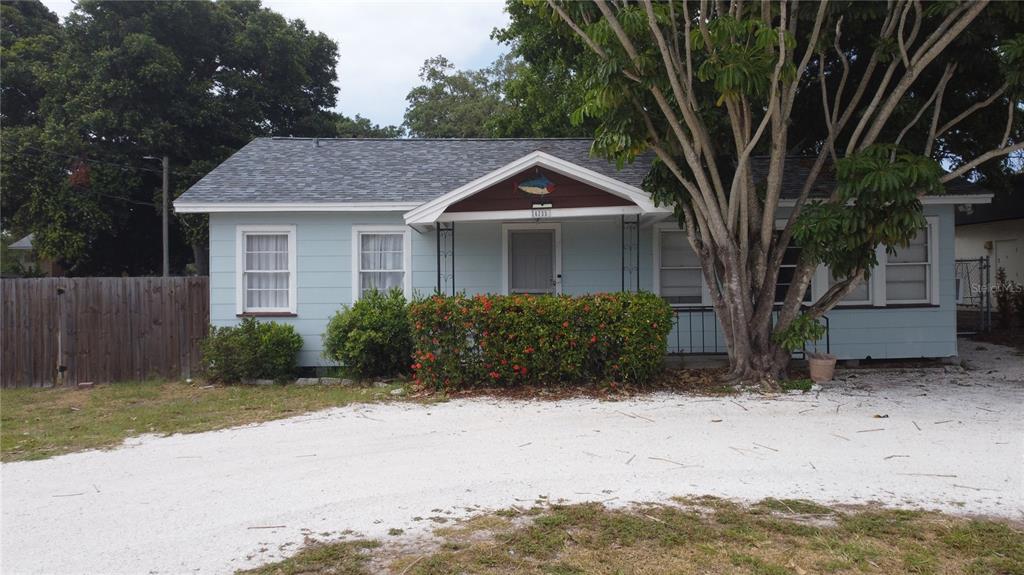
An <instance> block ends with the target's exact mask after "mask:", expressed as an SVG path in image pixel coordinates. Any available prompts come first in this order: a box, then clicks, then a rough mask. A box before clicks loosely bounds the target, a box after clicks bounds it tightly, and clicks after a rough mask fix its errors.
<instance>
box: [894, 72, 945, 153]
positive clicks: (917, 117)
mask: <svg viewBox="0 0 1024 575" xmlns="http://www.w3.org/2000/svg"><path fill="white" fill-rule="evenodd" d="M955 70H956V64H955V63H952V62H950V63H949V64H946V69H945V70H944V71H943V72H942V77H941V78H939V83H938V85H937V86H936V87H935V90H934V91H933V92H932V95H931V96H929V97H928V99H927V100H926V101H925V103H924V104H922V105H921V108H920V109H919V110H918V111H917V114H915V115H914V118H913V119H912V120H910V122H908V123H907V125H906V126H905V127H904V128H903V129H902V130H900V134H899V136H897V137H896V141H895V142H894V143H895V145H897V146H899V145H900V142H902V141H903V137H904V136H906V135H907V132H909V131H910V129H911V128H913V127H914V125H915V124H917V122H918V120H920V119H921V116H923V115H924V111H925V110H927V109H928V107H929V106H931V105H932V102H934V101H935V99H936V98H940V102H941V95H942V93H943V92H945V91H946V84H947V83H948V82H949V80H950V78H952V77H953V72H954V71H955ZM939 106H940V104H936V106H935V113H934V114H933V117H938V111H939ZM933 124H934V122H933ZM933 127H934V126H933ZM928 147H929V148H930V145H929V146H928ZM925 155H928V153H927V152H925Z"/></svg>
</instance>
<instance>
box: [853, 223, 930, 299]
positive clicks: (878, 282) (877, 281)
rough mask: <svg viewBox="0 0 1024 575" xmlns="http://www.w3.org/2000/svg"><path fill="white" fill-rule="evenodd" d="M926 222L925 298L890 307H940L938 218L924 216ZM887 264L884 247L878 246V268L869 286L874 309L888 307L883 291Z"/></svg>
mask: <svg viewBox="0 0 1024 575" xmlns="http://www.w3.org/2000/svg"><path fill="white" fill-rule="evenodd" d="M925 221H927V222H928V225H927V228H928V274H927V276H926V277H927V281H928V285H927V286H926V290H927V297H926V298H924V299H919V300H900V301H895V302H892V305H941V304H942V299H941V294H940V293H939V242H940V241H941V239H940V237H939V218H938V217H937V216H925ZM888 263H889V257H888V254H887V253H885V246H878V266H877V267H876V268H875V272H876V273H874V274H872V278H873V280H874V285H872V286H871V288H872V292H873V294H874V298H875V302H874V305H875V306H876V307H885V306H887V305H889V303H890V302H889V299H888V294H887V293H886V290H885V267H886V266H887V265H888Z"/></svg>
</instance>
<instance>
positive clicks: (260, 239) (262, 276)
mask: <svg viewBox="0 0 1024 575" xmlns="http://www.w3.org/2000/svg"><path fill="white" fill-rule="evenodd" d="M238 242H239V250H238V251H239V253H238V256H239V260H240V261H239V265H238V272H239V277H238V292H239V293H238V297H239V306H238V307H239V312H241V313H260V312H283V313H295V228H294V227H292V226H240V227H239V229H238Z"/></svg>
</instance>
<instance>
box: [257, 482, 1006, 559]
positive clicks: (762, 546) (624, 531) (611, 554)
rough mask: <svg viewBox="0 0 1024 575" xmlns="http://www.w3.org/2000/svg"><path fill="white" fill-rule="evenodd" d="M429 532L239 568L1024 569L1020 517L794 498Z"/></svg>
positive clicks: (321, 546) (325, 546)
mask: <svg viewBox="0 0 1024 575" xmlns="http://www.w3.org/2000/svg"><path fill="white" fill-rule="evenodd" d="M435 534H436V535H437V536H438V537H439V542H438V543H437V545H436V546H433V547H429V548H428V549H429V550H427V551H424V550H423V544H422V542H421V544H420V545H416V544H412V543H410V542H409V541H408V540H407V539H406V540H403V539H402V538H401V537H398V538H396V539H394V540H392V541H391V542H379V541H366V540H356V541H342V542H337V543H311V544H310V545H307V547H306V548H304V549H303V550H302V551H300V552H299V553H298V554H297V555H295V556H294V557H292V558H290V559H287V560H284V561H281V562H279V563H274V564H270V565H266V566H263V567H260V568H257V569H254V570H252V571H247V572H245V573H247V574H259V575H271V574H275V575H276V574H280V575H287V574H299V573H303V574H324V575H326V574H342V575H361V574H368V573H374V572H390V573H402V574H409V575H413V574H415V575H441V574H456V573H481V574H509V575H511V574H538V575H541V574H546V575H553V574H563V575H569V574H582V573H599V574H600V573H607V574H617V573H649V574H661V573H664V574H669V573H706V574H732V573H739V574H752V575H806V574H810V573H878V574H889V573H914V574H929V573H934V574H964V575H982V574H991V575H996V574H1007V575H1010V574H1020V573H1024V533H1022V531H1021V530H1020V528H1019V526H1012V525H1010V524H1008V523H1004V522H1000V521H986V520H972V519H965V518H954V517H951V516H947V515H942V514H938V513H926V512H915V511H898V510H888V509H877V508H867V507H860V508H844V509H842V510H834V509H830V508H827V507H823V506H820V505H816V504H813V503H809V502H806V501H793V500H786V501H779V500H771V499H769V500H765V501H762V502H761V503H759V504H757V505H753V506H750V507H746V506H741V505H738V504H735V503H731V502H728V501H723V500H720V499H714V498H699V499H679V500H678V501H677V505H647V506H639V507H636V508H632V509H628V510H610V509H606V508H605V507H603V506H601V505H600V504H581V505H568V506H560V505H552V506H546V507H543V508H534V509H530V510H518V509H514V510H505V511H500V512H498V513H495V514H492V515H482V516H478V517H475V518H472V519H470V520H468V521H465V522H462V523H460V524H458V525H456V526H453V527H444V528H441V529H438V530H436V531H435Z"/></svg>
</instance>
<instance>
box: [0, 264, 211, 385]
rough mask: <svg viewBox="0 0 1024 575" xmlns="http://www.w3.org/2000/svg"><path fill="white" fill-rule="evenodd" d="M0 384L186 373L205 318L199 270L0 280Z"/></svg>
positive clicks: (205, 290) (206, 300)
mask: <svg viewBox="0 0 1024 575" xmlns="http://www.w3.org/2000/svg"><path fill="white" fill-rule="evenodd" d="M0 304H2V305H0V310H2V313H3V317H2V318H0V325H2V328H3V330H2V334H0V337H2V338H3V342H2V355H0V360H2V365H0V382H2V385H3V387H29V386H45V385H74V384H76V383H80V382H85V381H92V382H96V383H101V382H114V381H126V380H138V379H145V378H148V377H164V378H179V377H189V376H190V375H191V374H193V373H196V372H197V371H198V370H199V366H200V363H199V362H200V358H199V342H200V341H201V340H202V339H203V338H204V337H205V336H206V333H207V329H208V325H209V321H210V289H209V280H208V278H205V277H187V278H162V277H132V278H43V279H3V280H0Z"/></svg>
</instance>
